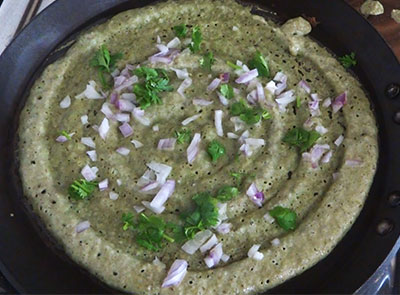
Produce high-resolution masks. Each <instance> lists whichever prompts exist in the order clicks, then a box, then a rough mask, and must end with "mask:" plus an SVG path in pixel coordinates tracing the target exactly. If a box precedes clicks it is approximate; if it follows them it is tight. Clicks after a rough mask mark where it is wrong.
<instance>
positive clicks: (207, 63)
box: [199, 52, 215, 71]
mask: <svg viewBox="0 0 400 295" xmlns="http://www.w3.org/2000/svg"><path fill="white" fill-rule="evenodd" d="M214 62H215V59H214V55H213V53H212V52H207V53H206V54H204V55H203V57H202V58H200V60H199V63H200V66H201V67H202V68H204V69H206V70H208V71H211V66H212V65H213V64H214Z"/></svg>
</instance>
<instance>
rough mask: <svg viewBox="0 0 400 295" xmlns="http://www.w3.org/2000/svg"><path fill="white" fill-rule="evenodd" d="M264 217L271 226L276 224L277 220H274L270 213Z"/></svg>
mask: <svg viewBox="0 0 400 295" xmlns="http://www.w3.org/2000/svg"><path fill="white" fill-rule="evenodd" d="M263 217H264V219H265V220H266V221H267V222H269V223H271V224H272V223H274V222H275V218H273V217H272V216H271V215H270V214H269V213H268V212H267V213H265V214H264V216H263Z"/></svg>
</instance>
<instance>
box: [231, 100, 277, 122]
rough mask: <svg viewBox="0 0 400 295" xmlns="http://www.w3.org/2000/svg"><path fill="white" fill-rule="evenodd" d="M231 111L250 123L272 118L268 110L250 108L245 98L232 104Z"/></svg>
mask: <svg viewBox="0 0 400 295" xmlns="http://www.w3.org/2000/svg"><path fill="white" fill-rule="evenodd" d="M230 112H231V114H232V115H233V116H239V118H240V120H242V121H243V122H245V123H247V124H249V125H253V124H256V123H258V122H260V120H261V118H263V119H270V118H271V115H270V114H269V112H268V111H266V110H263V109H261V108H250V107H248V106H247V104H246V102H245V101H244V100H243V99H241V100H240V101H239V102H235V103H234V104H232V106H231V111H230Z"/></svg>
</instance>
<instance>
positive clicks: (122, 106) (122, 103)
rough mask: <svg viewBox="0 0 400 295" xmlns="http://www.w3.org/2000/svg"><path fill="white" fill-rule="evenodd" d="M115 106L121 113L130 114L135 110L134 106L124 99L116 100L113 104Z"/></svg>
mask: <svg viewBox="0 0 400 295" xmlns="http://www.w3.org/2000/svg"><path fill="white" fill-rule="evenodd" d="M115 106H116V107H117V109H119V110H120V111H122V112H132V111H133V109H134V108H135V105H134V104H133V103H132V102H130V101H129V100H125V99H119V100H117V102H116V103H115Z"/></svg>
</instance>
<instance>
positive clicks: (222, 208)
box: [214, 203, 228, 228]
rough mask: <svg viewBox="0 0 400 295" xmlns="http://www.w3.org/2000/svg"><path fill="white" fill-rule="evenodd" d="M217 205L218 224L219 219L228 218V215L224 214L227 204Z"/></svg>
mask: <svg viewBox="0 0 400 295" xmlns="http://www.w3.org/2000/svg"><path fill="white" fill-rule="evenodd" d="M217 207H218V225H219V224H220V223H221V221H224V220H226V219H228V216H227V215H226V208H227V207H228V204H227V203H217ZM214 228H215V227H214Z"/></svg>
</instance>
